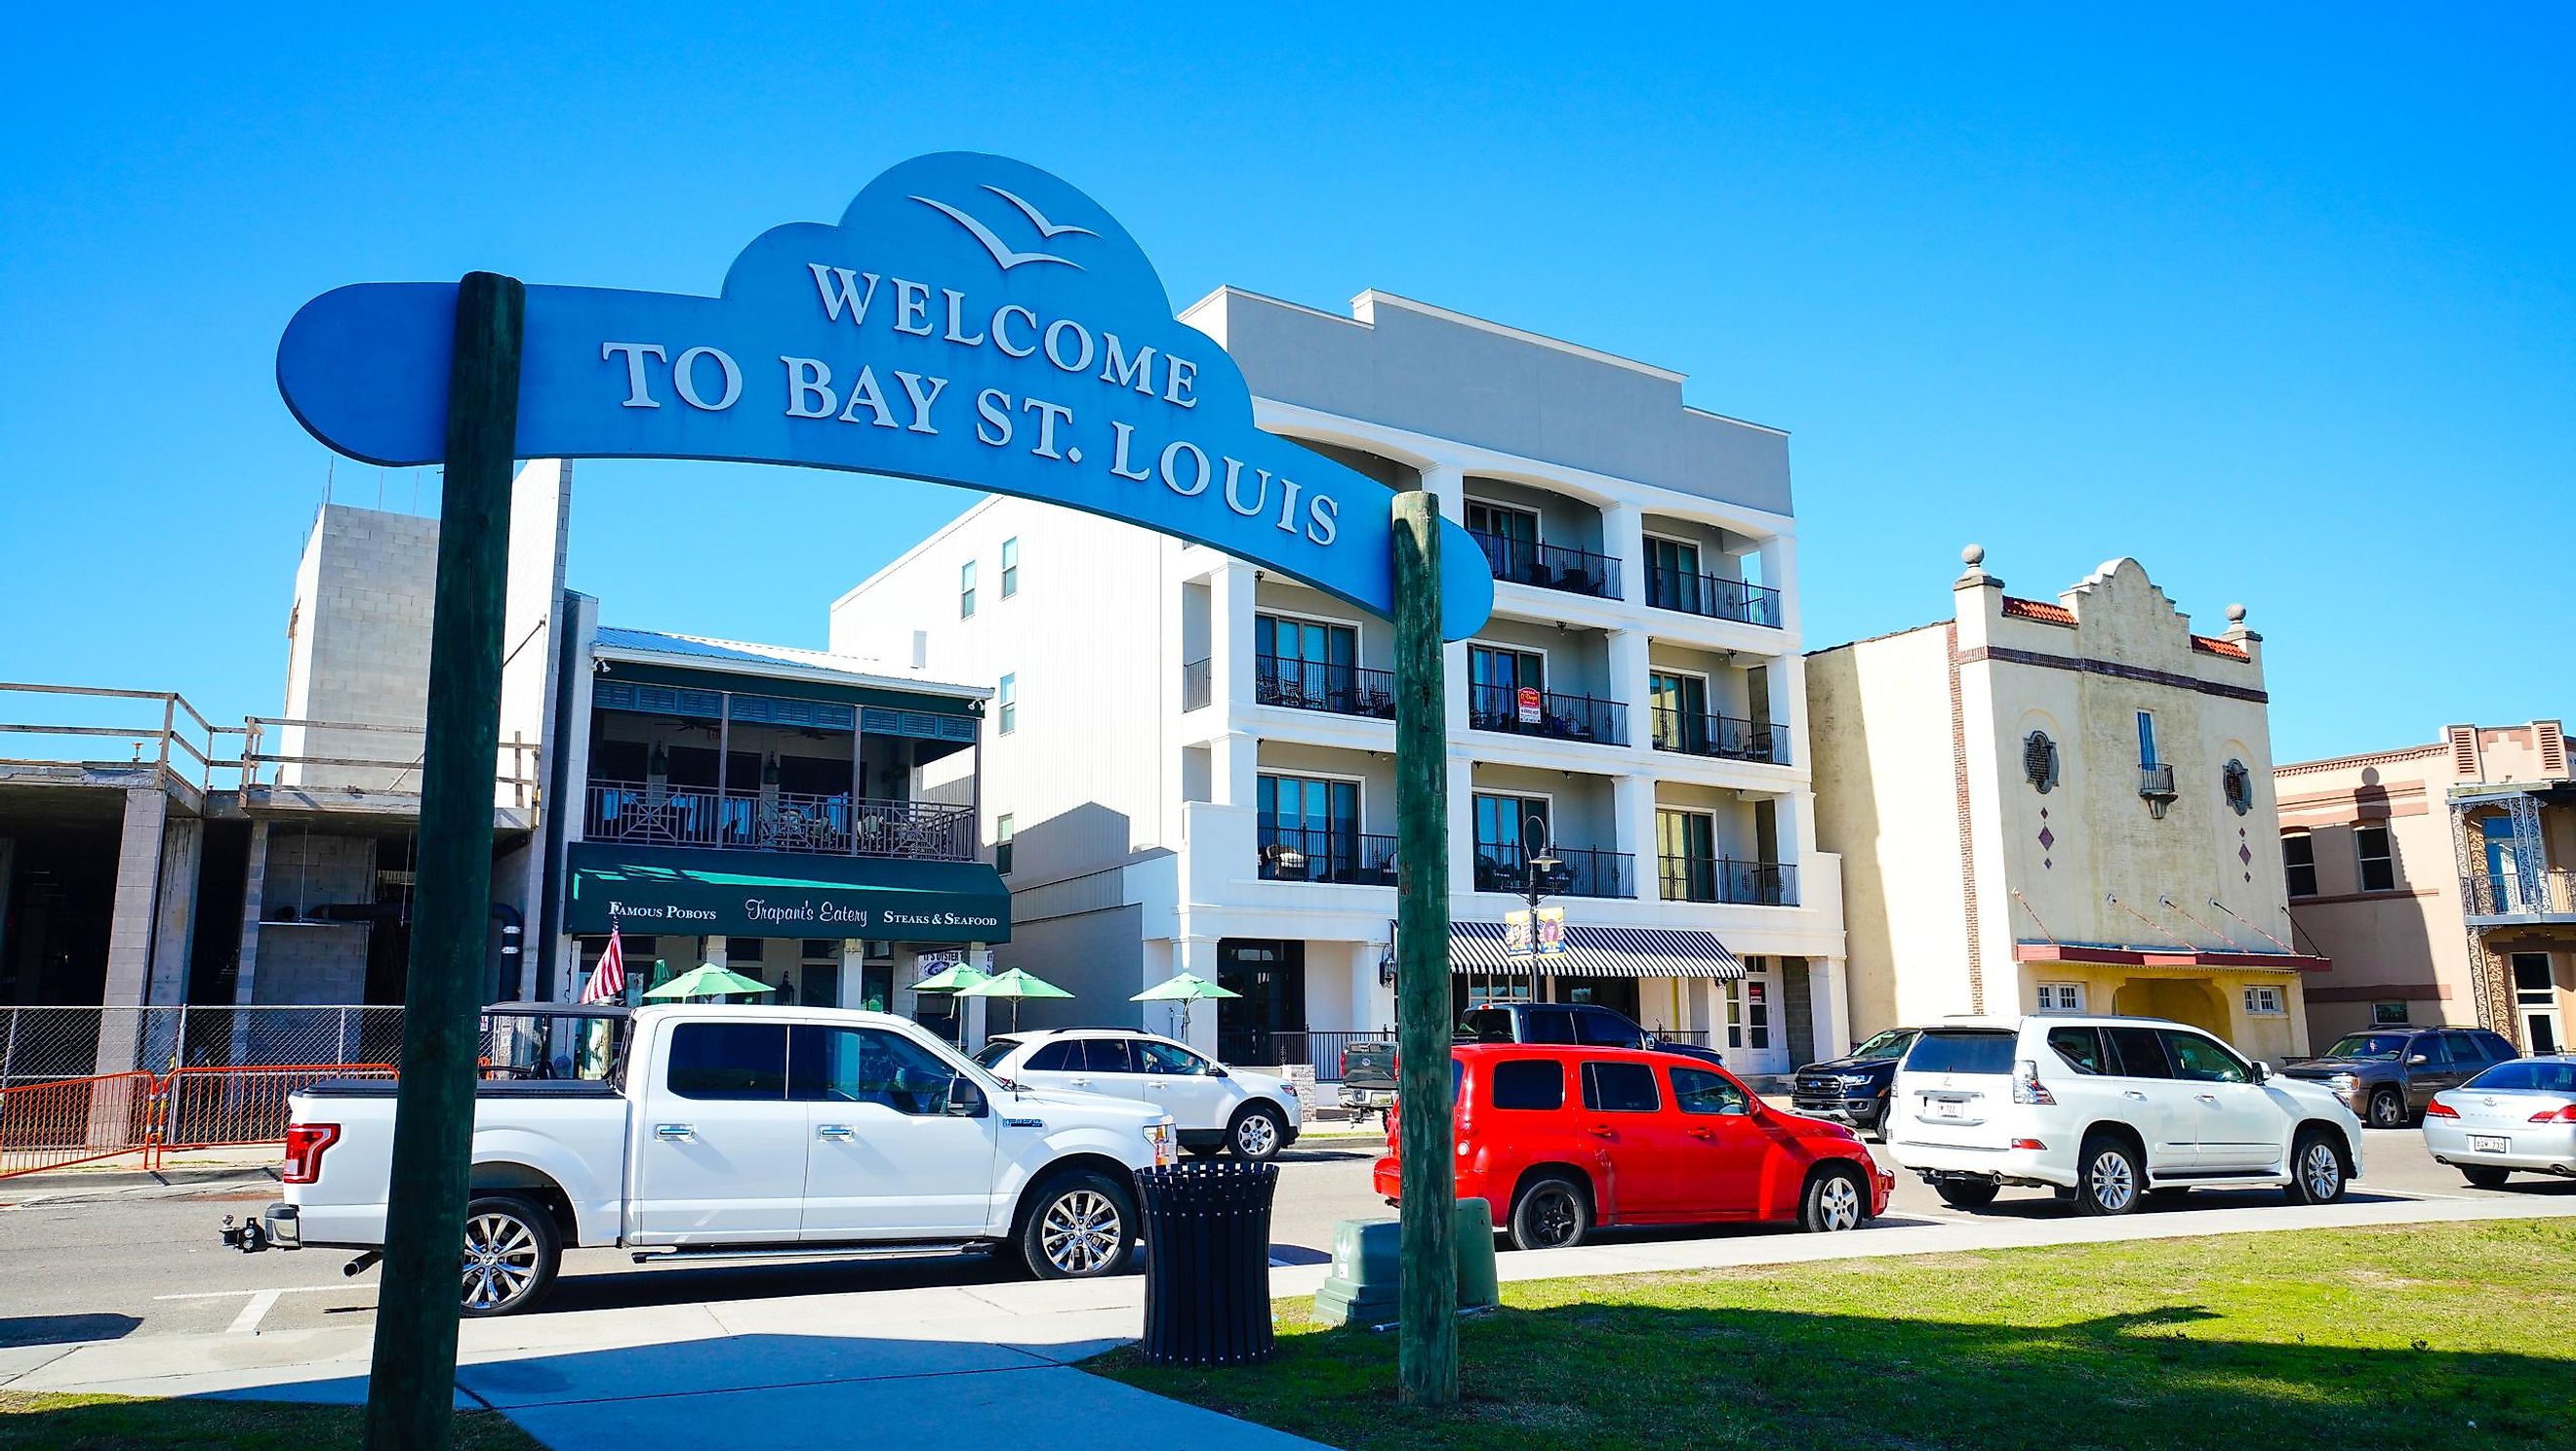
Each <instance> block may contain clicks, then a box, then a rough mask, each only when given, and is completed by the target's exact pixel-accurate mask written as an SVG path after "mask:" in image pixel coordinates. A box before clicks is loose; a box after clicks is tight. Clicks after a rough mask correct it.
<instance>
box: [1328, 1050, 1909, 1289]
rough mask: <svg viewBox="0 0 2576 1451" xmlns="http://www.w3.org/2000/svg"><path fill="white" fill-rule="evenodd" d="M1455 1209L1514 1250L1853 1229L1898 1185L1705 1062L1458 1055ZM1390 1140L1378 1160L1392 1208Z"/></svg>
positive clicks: (1840, 1130)
mask: <svg viewBox="0 0 2576 1451" xmlns="http://www.w3.org/2000/svg"><path fill="white" fill-rule="evenodd" d="M1452 1060H1453V1065H1454V1066H1453V1079H1452V1082H1453V1084H1454V1086H1455V1089H1456V1094H1457V1103H1458V1109H1457V1124H1458V1141H1457V1158H1456V1160H1455V1162H1456V1164H1457V1166H1458V1197H1459V1198H1460V1199H1482V1200H1484V1201H1485V1202H1486V1204H1488V1205H1490V1206H1491V1207H1492V1209H1493V1211H1494V1223H1495V1224H1496V1225H1497V1226H1499V1227H1501V1228H1503V1229H1504V1230H1505V1231H1506V1232H1507V1233H1509V1234H1510V1236H1511V1240H1512V1244H1513V1245H1514V1246H1515V1247H1516V1248H1519V1249H1557V1248H1562V1247H1564V1246H1566V1245H1571V1244H1580V1243H1582V1242H1583V1237H1584V1236H1585V1235H1586V1234H1589V1233H1590V1232H1591V1230H1592V1228H1593V1226H1595V1225H1603V1226H1609V1225H1631V1224H1705V1223H1711V1222H1716V1221H1722V1220H1772V1221H1778V1222H1781V1223H1792V1222H1794V1223H1796V1224H1798V1225H1799V1226H1801V1227H1802V1228H1805V1229H1810V1230H1818V1231H1825V1230H1842V1229H1858V1228H1860V1227H1861V1226H1862V1225H1864V1224H1867V1223H1868V1222H1869V1221H1870V1220H1871V1219H1872V1218H1873V1217H1875V1216H1877V1215H1879V1214H1883V1213H1885V1212H1886V1210H1887V1196H1888V1193H1889V1191H1890V1190H1892V1189H1894V1188H1895V1186H1896V1180H1895V1177H1894V1176H1893V1175H1891V1174H1889V1173H1888V1172H1887V1171H1886V1170H1884V1169H1881V1168H1879V1167H1878V1164H1877V1163H1876V1161H1874V1160H1872V1159H1871V1158H1870V1156H1869V1150H1867V1149H1866V1148H1863V1147H1862V1146H1861V1142H1860V1140H1859V1138H1857V1137H1856V1136H1855V1135H1854V1134H1853V1133H1852V1131H1851V1130H1850V1129H1847V1128H1844V1127H1843V1126H1842V1125H1840V1124H1830V1123H1826V1122H1825V1121H1823V1120H1822V1119H1812V1118H1803V1117H1801V1116H1799V1115H1797V1114H1793V1113H1782V1112H1781V1111H1779V1110H1778V1109H1775V1108H1771V1107H1769V1106H1767V1105H1766V1104H1764V1103H1763V1102H1762V1100H1761V1099H1759V1098H1756V1097H1755V1096H1754V1095H1753V1094H1752V1092H1751V1091H1750V1090H1748V1089H1746V1088H1745V1086H1744V1085H1743V1084H1741V1083H1739V1082H1737V1081H1736V1079H1735V1075H1733V1074H1731V1073H1728V1072H1727V1071H1726V1070H1725V1069H1723V1068H1719V1067H1717V1066H1715V1065H1713V1064H1711V1063H1709V1062H1707V1061H1706V1060H1704V1059H1697V1058H1684V1057H1681V1056H1679V1055H1677V1054H1672V1053H1663V1052H1657V1051H1654V1050H1652V1049H1631V1048H1573V1047H1545V1046H1538V1045H1532V1044H1474V1045H1468V1044H1461V1045H1459V1046H1458V1047H1457V1048H1456V1049H1454V1050H1453V1051H1452ZM1396 1143H1397V1130H1396V1128H1395V1127H1394V1126H1393V1125H1390V1126H1389V1127H1388V1130H1387V1155H1386V1157H1385V1158H1382V1159H1380V1160H1378V1161H1377V1176H1376V1180H1377V1191H1378V1193H1380V1194H1382V1195H1384V1196H1386V1199H1387V1202H1388V1203H1390V1204H1391V1203H1394V1202H1395V1200H1396V1197H1397V1195H1398V1194H1399V1193H1400V1192H1401V1190H1400V1181H1401V1179H1402V1175H1401V1174H1400V1172H1399V1171H1398V1168H1397V1163H1396V1153H1395V1150H1396Z"/></svg>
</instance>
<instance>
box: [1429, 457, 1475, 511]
mask: <svg viewBox="0 0 2576 1451" xmlns="http://www.w3.org/2000/svg"><path fill="white" fill-rule="evenodd" d="M1422 487H1423V488H1425V489H1427V490H1429V491H1430V492H1432V493H1434V494H1437V495H1439V496H1440V512H1441V514H1442V515H1444V516H1446V517H1447V518H1449V519H1452V520H1457V521H1460V522H1464V521H1465V519H1466V517H1467V475H1466V471H1465V470H1463V469H1461V468H1459V467H1458V466H1457V465H1456V464H1445V463H1433V464H1425V465H1424V466H1423V468H1422Z"/></svg>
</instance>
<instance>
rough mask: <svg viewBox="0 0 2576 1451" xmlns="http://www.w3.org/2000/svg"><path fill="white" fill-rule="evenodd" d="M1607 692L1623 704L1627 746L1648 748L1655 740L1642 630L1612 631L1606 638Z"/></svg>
mask: <svg viewBox="0 0 2576 1451" xmlns="http://www.w3.org/2000/svg"><path fill="white" fill-rule="evenodd" d="M1609 645H1610V649H1609V665H1610V693H1611V695H1612V696H1614V697H1616V698H1617V699H1619V700H1621V701H1624V702H1626V703H1627V708H1628V744H1629V745H1630V746H1632V747H1635V748H1637V749H1640V750H1644V749H1650V748H1651V747H1652V746H1653V744H1654V739H1655V713H1654V709H1653V701H1654V696H1653V694H1652V692H1650V691H1649V690H1648V688H1647V684H1646V681H1647V677H1648V676H1649V675H1650V674H1651V673H1652V672H1651V671H1650V670H1649V668H1648V667H1647V664H1646V632H1645V631H1644V630H1612V631H1611V632H1610V637H1609Z"/></svg>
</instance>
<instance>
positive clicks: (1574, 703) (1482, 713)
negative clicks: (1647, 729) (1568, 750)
mask: <svg viewBox="0 0 2576 1451" xmlns="http://www.w3.org/2000/svg"><path fill="white" fill-rule="evenodd" d="M1536 695H1537V700H1536V701H1535V702H1534V708H1532V709H1529V710H1523V709H1522V699H1521V693H1520V691H1519V690H1517V689H1515V688H1514V687H1512V686H1509V685H1470V686H1468V687H1467V723H1468V724H1469V725H1471V726H1474V727H1475V728H1476V729H1478V730H1480V731H1505V732H1509V733H1511V734H1513V735H1523V736H1547V737H1550V738H1552V739H1555V740H1560V741H1596V742H1599V743H1600V744H1602V745H1605V746H1624V745H1626V744H1628V703H1627V702H1626V701H1624V700H1603V699H1601V698H1600V697H1599V696H1593V695H1559V694H1557V693H1556V692H1555V691H1552V690H1547V691H1539V692H1536Z"/></svg>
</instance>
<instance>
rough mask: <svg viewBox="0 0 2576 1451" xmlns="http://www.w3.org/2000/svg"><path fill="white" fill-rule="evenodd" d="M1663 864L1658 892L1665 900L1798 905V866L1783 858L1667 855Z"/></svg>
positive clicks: (1779, 905) (1748, 905)
mask: <svg viewBox="0 0 2576 1451" xmlns="http://www.w3.org/2000/svg"><path fill="white" fill-rule="evenodd" d="M1662 864H1663V882H1662V889H1661V895H1662V897H1663V899H1664V900H1665V901H1667V902H1722V903H1726V904H1729V905H1732V906H1747V907H1795V906H1797V905H1798V869H1797V868H1796V867H1793V866H1791V865H1789V864H1788V863H1786V862H1760V861H1744V860H1741V859H1738V858H1735V857H1715V856H1668V857H1665V858H1663V859H1662Z"/></svg>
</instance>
